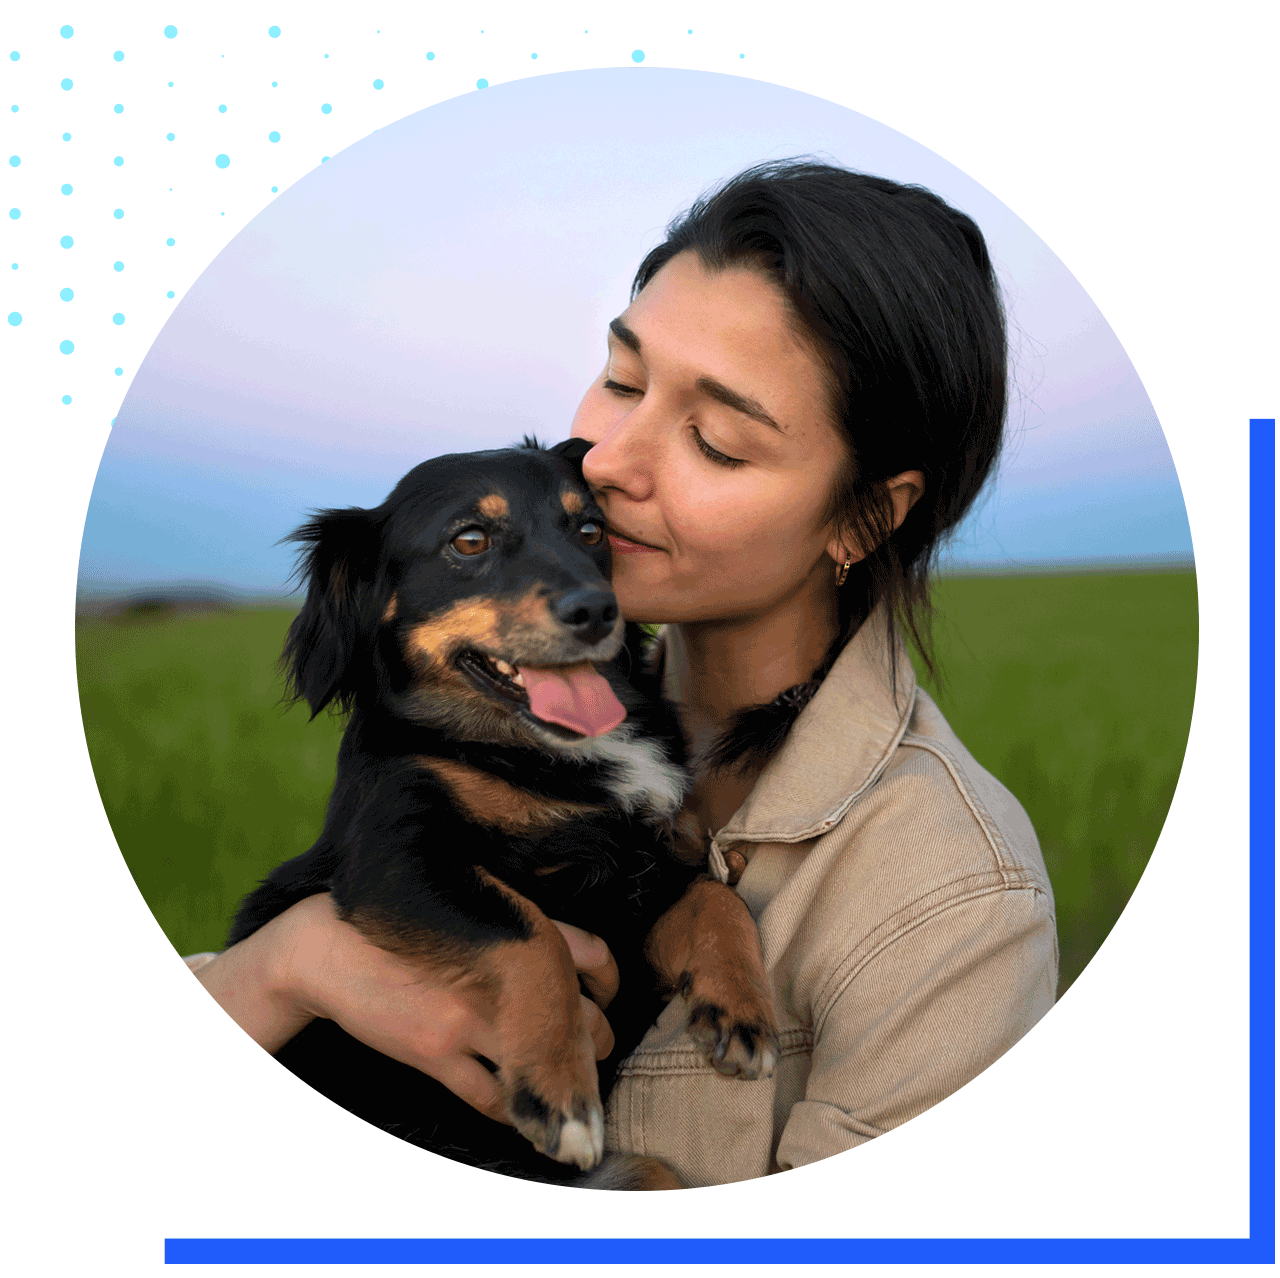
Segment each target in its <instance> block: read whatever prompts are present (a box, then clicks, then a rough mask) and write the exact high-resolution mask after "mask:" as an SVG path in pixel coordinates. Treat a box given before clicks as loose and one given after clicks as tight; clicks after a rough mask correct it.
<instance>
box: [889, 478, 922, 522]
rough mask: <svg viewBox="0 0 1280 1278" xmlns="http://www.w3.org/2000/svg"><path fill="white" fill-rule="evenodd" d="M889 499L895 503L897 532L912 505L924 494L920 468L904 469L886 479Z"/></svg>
mask: <svg viewBox="0 0 1280 1278" xmlns="http://www.w3.org/2000/svg"><path fill="white" fill-rule="evenodd" d="M885 487H886V488H887V489H888V490H889V500H890V501H891V502H892V503H893V527H894V531H895V532H896V531H897V530H898V529H899V528H900V527H901V526H902V521H903V520H904V519H905V518H906V517H907V513H908V511H910V509H911V507H912V506H914V505H915V504H916V502H918V501H919V500H920V498H921V497H923V496H924V475H923V474H922V473H921V472H920V471H918V470H904V471H903V472H902V474H901V475H895V476H894V477H893V478H892V479H890V480H888V481H886V483H885Z"/></svg>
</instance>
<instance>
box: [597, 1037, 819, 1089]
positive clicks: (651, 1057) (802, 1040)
mask: <svg viewBox="0 0 1280 1278" xmlns="http://www.w3.org/2000/svg"><path fill="white" fill-rule="evenodd" d="M778 1039H779V1048H778V1055H779V1058H781V1057H784V1056H803V1055H805V1054H807V1053H810V1052H812V1051H813V1032H812V1031H811V1030H809V1029H807V1028H802V1029H791V1030H782V1031H781V1032H780V1033H779V1035H778ZM641 1062H643V1067H641ZM717 1072H718V1071H717V1070H715V1069H714V1067H712V1066H711V1065H709V1064H708V1063H707V1061H706V1058H705V1057H704V1056H702V1054H701V1053H700V1052H698V1050H697V1049H696V1048H682V1047H669V1048H664V1049H663V1050H662V1051H660V1052H636V1053H634V1054H633V1055H632V1056H630V1057H628V1058H627V1060H625V1061H624V1062H623V1063H622V1065H621V1066H620V1067H619V1069H618V1078H619V1079H622V1078H651V1077H654V1076H656V1075H659V1074H715V1073H717Z"/></svg>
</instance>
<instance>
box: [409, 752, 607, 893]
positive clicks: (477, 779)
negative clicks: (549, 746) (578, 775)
mask: <svg viewBox="0 0 1280 1278" xmlns="http://www.w3.org/2000/svg"><path fill="white" fill-rule="evenodd" d="M418 763H419V764H420V766H422V767H424V768H426V769H427V770H428V771H430V772H433V773H434V774H435V775H436V776H437V777H439V778H440V780H441V781H443V782H444V783H445V785H447V786H448V787H449V791H450V793H451V794H452V795H453V797H454V798H455V799H456V800H457V801H458V803H459V804H461V805H462V807H463V808H464V809H465V811H466V812H467V815H468V816H470V817H471V818H472V820H475V821H479V822H480V823H481V824H482V825H496V826H497V827H498V828H499V829H502V830H508V831H510V832H511V833H512V834H525V833H528V832H530V831H533V830H550V829H553V828H554V827H555V826H557V825H563V824H564V823H565V822H566V821H574V820H577V819H578V818H580V817H584V816H588V815H590V814H591V813H593V812H599V811H600V810H601V809H600V807H599V805H597V804H592V803H569V802H566V801H562V800H559V799H547V798H544V797H543V796H542V795H540V794H531V793H530V792H529V791H528V790H521V789H519V788H518V787H516V786H514V785H510V784H508V783H507V782H506V781H503V780H502V779H501V778H500V777H495V776H493V775H491V774H490V773H488V772H482V771H481V770H480V769H479V768H473V767H471V766H470V765H469V764H466V763H459V762H457V761H456V760H455V759H434V758H427V757H425V756H422V757H420V758H419V759H418ZM555 868H560V867H555ZM548 873H549V871H548Z"/></svg>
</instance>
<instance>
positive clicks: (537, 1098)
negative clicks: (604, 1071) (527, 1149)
mask: <svg viewBox="0 0 1280 1278" xmlns="http://www.w3.org/2000/svg"><path fill="white" fill-rule="evenodd" d="M559 1090H560V1089H558V1088H550V1087H547V1086H540V1085H538V1084H537V1083H535V1082H534V1081H533V1079H532V1078H531V1077H529V1076H527V1075H526V1076H525V1077H523V1078H520V1079H517V1080H516V1083H515V1086H514V1087H513V1088H512V1091H511V1097H510V1100H509V1102H508V1105H507V1111H508V1114H509V1115H510V1118H511V1121H512V1122H513V1123H514V1124H515V1127H516V1130H517V1131H518V1132H519V1133H520V1134H521V1135H522V1136H523V1137H524V1138H525V1139H526V1140H527V1141H529V1143H530V1144H532V1145H533V1147H534V1148H535V1149H536V1150H538V1151H539V1152H540V1153H543V1154H546V1156H547V1157H548V1158H554V1159H555V1160H556V1162H558V1163H571V1164H573V1165H574V1166H576V1167H581V1168H582V1170H583V1171H590V1170H591V1169H592V1168H593V1167H595V1166H596V1165H597V1164H598V1163H599V1162H600V1159H601V1158H602V1157H603V1156H604V1111H603V1110H602V1109H601V1107H600V1101H599V1098H598V1097H596V1096H594V1095H591V1094H589V1093H588V1092H586V1091H584V1090H581V1089H575V1090H574V1091H572V1092H571V1093H570V1094H569V1095H567V1096H563V1097H562V1098H561V1099H560V1100H559V1101H553V1100H551V1099H550V1096H549V1094H550V1093H551V1092H552V1091H559Z"/></svg>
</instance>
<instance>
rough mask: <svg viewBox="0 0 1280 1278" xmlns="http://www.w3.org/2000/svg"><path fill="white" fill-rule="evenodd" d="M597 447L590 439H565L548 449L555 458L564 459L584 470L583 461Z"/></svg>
mask: <svg viewBox="0 0 1280 1278" xmlns="http://www.w3.org/2000/svg"><path fill="white" fill-rule="evenodd" d="M594 447H595V444H593V443H592V442H591V440H589V439H564V440H561V441H560V443H558V444H553V445H552V446H551V447H550V448H548V449H547V452H549V453H550V454H551V455H552V456H553V457H563V458H565V459H566V460H567V461H571V462H573V463H575V464H576V465H577V466H578V468H579V469H581V468H582V459H583V458H584V457H585V456H586V455H587V454H588V453H589V452H590V451H591V450H592V449H593V448H594Z"/></svg>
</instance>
